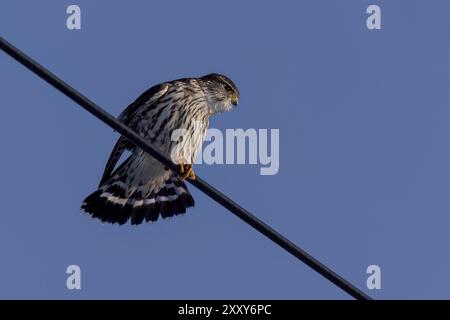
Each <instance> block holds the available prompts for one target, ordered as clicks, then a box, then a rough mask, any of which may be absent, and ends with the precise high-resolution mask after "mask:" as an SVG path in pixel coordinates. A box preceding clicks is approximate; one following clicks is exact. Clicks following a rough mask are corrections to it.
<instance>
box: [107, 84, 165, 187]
mask: <svg viewBox="0 0 450 320" xmlns="http://www.w3.org/2000/svg"><path fill="white" fill-rule="evenodd" d="M168 90H169V84H168V83H162V84H159V85H156V86H154V87H151V88H150V89H148V90H147V91H145V92H144V93H143V94H141V95H140V96H139V97H138V98H137V99H136V101H134V102H133V103H132V104H130V105H129V106H128V107H127V108H126V109H125V110H124V111H123V112H122V113H121V114H120V115H119V117H118V119H119V120H120V121H122V122H123V123H125V124H126V125H130V123H131V121H132V119H133V118H134V117H135V116H136V114H138V113H139V112H140V110H143V109H148V108H149V107H151V106H152V105H153V104H155V102H157V101H158V100H159V99H161V98H162V97H163V96H164V95H165V94H166V93H167V91H168ZM129 148H130V143H129V142H128V141H127V140H126V139H125V138H124V137H120V138H119V140H118V141H117V143H116V145H115V146H114V149H113V151H112V152H111V155H110V156H109V159H108V162H107V163H106V167H105V170H104V172H103V176H102V178H101V179H100V184H99V186H102V185H103V184H104V183H105V182H106V181H108V180H109V178H111V176H112V173H113V171H114V168H115V167H116V164H117V161H119V159H120V157H121V156H122V154H123V152H124V151H125V150H126V149H129Z"/></svg>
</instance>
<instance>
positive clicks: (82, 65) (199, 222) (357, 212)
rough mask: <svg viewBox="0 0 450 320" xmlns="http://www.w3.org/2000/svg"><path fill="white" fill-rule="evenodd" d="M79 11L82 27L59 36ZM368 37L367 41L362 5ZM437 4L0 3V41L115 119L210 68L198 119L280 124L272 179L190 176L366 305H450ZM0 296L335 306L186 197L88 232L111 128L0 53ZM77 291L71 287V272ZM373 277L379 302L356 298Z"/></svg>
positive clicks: (291, 267) (233, 224)
mask: <svg viewBox="0 0 450 320" xmlns="http://www.w3.org/2000/svg"><path fill="white" fill-rule="evenodd" d="M72 3H76V4H78V5H79V6H80V7H81V11H82V29H81V30H73V31H70V30H68V29H67V28H66V17H67V14H66V12H65V11H66V8H67V6H68V5H69V4H72ZM370 4H377V5H379V6H380V7H381V10H382V29H381V30H377V31H370V30H368V29H367V28H366V22H365V21H366V18H367V14H366V8H367V7H368V5H370ZM448 12H450V3H449V2H448V1H443V0H442V1H433V2H430V1H424V0H422V1H406V0H399V1H395V2H394V1H361V0H351V1H331V0H328V1H325V0H321V1H317V0H315V1H312V0H310V1H256V0H255V1H227V2H223V1H222V2H219V1H206V0H201V1H200V0H199V1H137V0H134V1H114V2H113V1H95V2H93V1H76V2H69V1H49V0H46V1H39V2H31V1H2V3H1V4H0V30H1V35H2V36H3V37H5V38H6V39H8V40H9V41H11V42H12V43H14V44H15V45H16V46H18V47H19V48H21V49H22V50H24V51H25V52H26V53H28V54H29V55H31V56H32V57H34V58H35V59H37V60H38V61H39V62H40V63H42V64H43V65H44V66H46V67H48V68H49V69H51V70H52V71H53V72H54V73H56V74H57V75H58V76H60V77H61V78H63V79H64V80H65V81H67V82H69V83H70V84H72V85H73V86H74V87H75V88H77V89H78V90H80V91H81V92H82V93H83V94H85V95H86V96H88V97H89V98H91V99H92V100H94V101H95V102H97V103H98V104H99V105H101V106H103V107H104V108H105V109H106V110H108V111H109V112H111V113H112V114H114V115H118V114H119V113H120V111H121V110H122V109H123V108H124V107H125V106H127V105H128V104H129V103H130V102H131V101H133V100H134V99H135V98H136V97H137V96H138V95H139V94H140V93H142V92H143V91H144V90H146V89H147V88H148V87H150V86H151V85H154V84H156V83H159V82H162V81H166V80H171V79H174V78H180V77H189V76H199V75H203V74H206V73H209V72H220V73H224V74H227V75H228V76H229V77H230V78H232V79H233V80H234V81H235V82H236V84H237V85H238V87H239V88H240V92H241V100H240V106H239V107H238V108H237V109H235V110H233V111H232V112H230V113H227V114H223V115H220V116H217V117H216V118H214V119H213V120H212V121H211V126H212V127H214V128H218V129H220V130H225V129H233V128H244V129H248V128H255V129H269V130H270V129H279V132H280V168H279V172H278V174H276V175H272V176H262V175H260V174H259V173H260V172H259V167H258V166H256V165H212V166H211V165H200V166H198V167H197V169H196V173H197V174H198V175H199V176H201V177H203V178H205V179H206V180H208V181H209V182H211V183H212V184H213V185H214V186H216V187H217V188H219V189H220V190H221V191H223V192H224V193H226V194H227V195H229V196H230V197H232V198H233V199H235V200H236V201H237V202H238V203H240V204H242V205H243V206H244V207H246V208H247V209H249V210H250V211H252V212H254V213H255V214H256V215H257V216H258V217H260V218H261V219H262V220H264V221H266V222H267V223H269V224H270V225H272V226H273V227H274V228H276V229H277V230H279V231H280V232H282V233H283V234H284V235H285V236H287V237H288V238H289V239H291V240H292V241H294V242H295V243H297V244H298V245H300V246H301V247H302V248H304V249H306V250H307V251H308V252H310V253H311V254H313V255H314V256H315V257H316V258H318V259H320V260H321V261H322V262H324V263H326V264H327V265H328V266H330V267H331V268H333V269H334V270H335V271H337V272H338V273H339V274H341V275H342V276H344V277H345V278H347V279H348V280H350V281H351V282H352V283H354V284H355V285H357V286H358V287H360V288H362V289H364V290H365V292H367V293H369V294H370V295H372V296H373V297H374V298H385V299H394V298H413V299H416V298H427V299H428V298H440V299H443V298H450V294H449V290H448V284H449V283H450V277H449V276H448V270H449V269H450V256H449V254H448V248H447V246H448V243H449V242H450V233H449V226H450V201H449V199H450V197H449V195H450V184H449V181H450V169H449V165H448V164H449V163H450V148H449V144H448V139H449V136H450V127H449V126H448V120H449V118H450V108H449V102H450V90H448V88H447V87H448V83H450V58H449V57H450V43H449V42H448V41H446V39H448V38H449V33H450V20H449V19H448V17H447V16H448ZM0 88H1V96H0V104H1V106H2V117H1V118H0V119H1V120H0V121H1V125H0V136H1V137H2V138H1V139H2V140H1V141H2V147H3V148H2V150H3V152H2V157H1V160H0V161H1V162H0V163H1V165H0V176H1V177H2V183H1V184H0V200H1V202H2V206H1V209H0V213H1V219H2V223H0V254H1V264H0V298H61V299H72V298H87V299H90V298H125V299H129V298H138V299H143V298H148V299H199V298H208V299H215V298H235V299H243V298H247V299H251V298H255V299H259V298H261V299H262V298H264V299H313V298H323V299H347V298H348V296H347V295H346V294H345V293H343V292H342V291H340V290H339V289H337V288H336V287H334V286H333V285H332V284H330V283H329V282H327V281H326V280H325V279H323V278H322V277H321V276H319V275H317V274H316V273H315V272H313V271H312V270H310V269H309V268H307V267H306V266H305V265H303V264H302V263H300V262H298V261H297V260H296V259H294V258H293V257H292V256H290V255H289V254H287V253H285V252H284V251H282V250H281V249H280V248H278V247H277V246H276V245H274V244H273V243H272V242H270V241H269V240H267V239H266V238H264V237H263V236H262V235H260V234H258V233H257V232H256V231H254V230H253V229H251V228H250V227H248V226H247V225H246V224H244V223H243V222H241V221H240V220H239V219H237V218H236V217H234V216H233V215H232V214H230V213H229V212H227V211H226V210H225V209H224V208H222V207H220V206H219V205H217V204H216V203H214V202H213V201H211V200H210V199H208V198H207V197H206V196H205V195H203V194H201V193H200V192H199V191H197V190H195V188H193V187H190V190H191V192H192V194H193V196H194V197H195V199H196V207H195V208H194V209H191V210H190V211H189V212H188V214H186V215H185V216H183V217H177V218H174V219H171V220H168V221H158V222H157V223H155V224H144V225H141V226H138V227H135V226H130V225H125V226H121V227H119V226H110V225H102V224H101V223H99V222H98V221H96V220H92V219H90V218H88V217H87V216H85V215H83V214H82V213H81V212H80V210H79V207H80V204H81V202H82V200H83V199H84V197H85V196H86V195H88V194H89V193H90V192H92V191H93V190H94V189H95V187H96V185H97V183H98V180H99V179H100V176H101V174H102V170H103V167H104V164H105V162H106V160H107V157H108V155H109V152H110V150H111V148H112V147H113V145H114V143H115V140H116V139H117V134H116V133H114V132H113V131H112V130H111V129H110V128H108V127H107V126H106V125H104V124H102V123H101V122H99V121H98V120H96V119H94V118H93V117H92V116H90V115H89V114H88V113H86V112H85V111H84V110H82V109H81V108H79V107H78V106H77V105H75V104H74V103H73V102H71V101H69V100H68V99H67V98H66V97H64V96H63V95H61V94H60V93H58V92H57V91H55V90H54V89H53V88H51V87H50V86H48V85H47V84H45V83H44V82H43V81H41V80H39V79H38V78H37V77H36V76H34V75H32V74H31V73H30V72H29V71H27V70H25V69H24V68H23V67H21V66H19V65H18V64H17V63H15V62H14V61H13V60H12V59H10V58H9V57H7V56H6V55H4V54H0ZM71 264H76V265H79V266H80V268H81V272H82V289H81V290H72V291H70V290H67V288H66V277H67V275H66V273H65V270H66V268H67V266H68V265H71ZM372 264H376V265H379V266H380V267H381V272H382V278H381V279H382V280H381V281H382V289H381V290H368V289H367V288H366V286H365V285H366V278H367V274H366V268H367V266H369V265H372Z"/></svg>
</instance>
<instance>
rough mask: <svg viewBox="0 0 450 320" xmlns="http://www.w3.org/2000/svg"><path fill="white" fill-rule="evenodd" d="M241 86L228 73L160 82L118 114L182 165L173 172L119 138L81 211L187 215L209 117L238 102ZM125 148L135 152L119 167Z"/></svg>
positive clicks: (136, 216)
mask: <svg viewBox="0 0 450 320" xmlns="http://www.w3.org/2000/svg"><path fill="white" fill-rule="evenodd" d="M238 99H239V90H238V88H237V87H236V85H235V84H234V83H233V81H231V80H230V79H229V78H228V77H226V76H224V75H221V74H215V73H214V74H209V75H206V76H203V77H200V78H185V79H178V80H174V81H170V82H165V83H161V84H158V85H156V86H154V87H152V88H150V89H148V90H147V91H146V92H144V93H143V94H142V95H141V96H140V97H138V98H137V99H136V101H134V102H133V103H132V104H130V105H129V106H128V107H127V108H126V109H125V110H124V111H123V112H122V113H121V114H120V116H119V120H120V121H122V122H123V123H125V124H126V125H128V126H129V127H130V128H132V129H133V130H135V132H136V133H138V134H139V135H141V136H142V137H143V138H144V139H146V140H147V141H148V142H149V143H150V144H152V145H153V146H154V147H156V148H158V149H159V150H160V151H161V152H163V153H164V154H165V155H166V156H168V157H170V158H171V159H172V161H173V162H174V163H175V164H176V165H178V168H179V172H177V173H175V172H173V171H172V170H171V169H169V168H167V167H165V166H164V165H163V164H161V163H160V162H159V161H158V160H156V159H155V158H153V157H152V156H150V155H149V154H147V153H146V152H144V151H143V150H142V149H140V148H138V147H135V146H134V145H132V144H131V143H130V142H128V141H127V140H126V138H124V137H121V138H119V140H118V141H117V143H116V145H115V147H114V149H113V151H112V153H111V155H110V157H109V160H108V162H107V164H106V168H105V171H104V173H103V177H102V178H101V181H100V185H99V187H98V190H97V191H95V192H94V193H92V194H91V195H89V196H88V197H87V198H86V199H85V200H84V202H83V204H82V206H81V209H82V210H84V211H85V212H87V213H89V214H90V215H91V216H92V217H95V218H98V219H100V220H101V221H104V222H109V223H119V224H124V223H126V222H127V221H128V220H131V224H140V223H142V222H143V221H144V219H145V221H147V222H148V221H156V220H157V219H158V217H159V215H161V216H162V217H163V218H167V217H171V216H174V215H179V214H183V213H185V212H186V208H188V207H192V206H193V205H194V199H193V198H192V196H191V194H190V193H189V191H188V189H187V187H186V185H185V183H184V182H183V180H184V179H186V178H189V179H195V173H194V170H193V167H192V165H193V163H194V160H195V157H196V155H197V152H198V150H199V149H200V148H201V145H202V143H203V139H204V137H205V134H206V130H207V128H208V123H209V117H210V116H212V115H214V114H217V113H221V112H224V111H229V110H230V109H231V108H232V106H233V105H234V106H237V103H238ZM125 150H129V151H131V155H130V156H129V157H128V158H127V159H126V160H125V161H123V162H122V164H120V165H119V166H117V167H116V165H117V162H118V161H119V158H120V157H121V155H122V154H123V152H124V151H125Z"/></svg>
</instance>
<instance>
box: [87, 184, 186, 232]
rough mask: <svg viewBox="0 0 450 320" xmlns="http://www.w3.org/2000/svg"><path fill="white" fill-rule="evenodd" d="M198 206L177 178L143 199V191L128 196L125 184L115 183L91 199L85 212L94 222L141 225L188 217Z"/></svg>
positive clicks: (98, 191)
mask: <svg viewBox="0 0 450 320" xmlns="http://www.w3.org/2000/svg"><path fill="white" fill-rule="evenodd" d="M192 206H194V199H193V198H192V196H191V194H190V193H189V190H188V189H187V187H186V185H185V184H184V183H183V182H182V181H180V180H179V179H178V178H177V177H171V178H170V179H169V180H167V181H166V183H165V185H164V187H163V188H161V189H160V190H159V191H158V192H157V193H156V194H150V195H149V196H147V197H144V196H143V192H142V190H136V191H135V192H134V193H131V194H128V195H127V190H125V189H124V187H123V185H121V183H117V182H111V184H110V185H108V184H107V185H103V186H102V187H100V189H98V190H97V191H95V192H93V193H92V194H91V195H89V196H88V197H87V198H86V199H85V200H84V202H83V205H82V206H81V209H82V210H83V211H85V212H87V213H88V214H90V215H91V216H92V217H93V218H98V219H100V220H101V221H103V222H108V223H118V224H125V223H126V222H127V221H128V220H130V221H131V224H134V225H137V224H141V223H142V222H143V221H144V219H145V221H147V222H155V221H157V220H158V218H159V216H161V217H162V218H164V219H165V218H168V217H172V216H175V215H180V214H184V213H185V212H186V208H188V207H192Z"/></svg>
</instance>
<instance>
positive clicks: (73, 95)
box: [0, 37, 371, 300]
mask: <svg viewBox="0 0 450 320" xmlns="http://www.w3.org/2000/svg"><path fill="white" fill-rule="evenodd" d="M0 49H2V50H3V51H4V52H6V53H7V54H8V55H10V56H11V57H12V58H14V59H15V60H16V61H18V62H19V63H21V64H22V65H24V66H25V67H27V68H28V69H29V70H31V71H33V72H34V73H35V74H36V75H38V76H39V77H41V78H42V79H43V80H45V81H47V82H48V83H49V84H51V85H52V86H53V87H55V88H56V89H58V90H59V91H61V92H62V93H63V94H65V95H66V96H67V97H68V98H70V99H72V100H73V101H75V102H76V103H78V104H79V105H80V106H82V107H83V108H84V109H85V110H87V111H88V112H90V113H91V114H93V115H94V116H95V117H97V118H98V119H100V120H101V121H103V122H105V123H106V124H107V125H108V126H110V127H111V128H113V129H114V130H116V131H117V132H118V133H120V134H121V135H122V136H124V137H126V138H127V140H128V141H130V142H132V143H133V144H135V145H136V146H138V147H139V148H141V149H143V150H144V151H146V152H148V153H149V154H150V155H152V156H153V157H155V158H156V159H158V160H159V161H161V162H162V163H163V164H164V165H166V166H167V167H169V168H171V169H172V170H174V171H175V172H178V171H177V170H178V167H177V166H176V165H175V164H174V163H173V162H172V161H171V160H170V159H169V158H167V157H166V156H165V155H164V154H162V153H161V152H160V151H159V150H157V149H156V148H154V147H153V146H152V145H150V144H149V143H148V142H147V141H145V140H144V139H143V138H142V137H140V136H139V135H138V134H136V133H135V132H134V131H133V130H131V129H130V128H128V127H127V126H126V125H124V124H123V123H122V122H120V121H118V120H117V119H116V118H114V117H113V116H112V115H110V114H109V113H107V112H106V111H104V110H103V109H102V108H100V107H99V106H97V105H96V104H95V103H94V102H92V101H91V100H89V99H88V98H86V97H85V96H83V95H82V94H81V93H79V92H78V91H76V90H75V89H74V88H72V87H71V86H69V85H68V84H67V83H65V82H64V81H62V80H61V79H59V78H58V77H57V76H56V75H54V74H53V73H51V72H50V71H49V70H47V69H46V68H44V67H43V66H41V65H40V64H39V63H37V62H36V61H34V60H33V59H32V58H30V57H29V56H27V55H26V54H25V53H23V52H22V51H20V50H19V49H17V48H16V47H14V46H13V45H12V44H10V43H9V42H7V41H6V40H5V39H3V38H2V37H0ZM188 181H189V182H190V183H191V184H192V185H194V186H195V187H197V188H198V189H200V190H201V191H203V192H204V193H205V194H207V195H208V196H209V197H210V198H212V199H214V200H215V201H216V202H218V203H220V204H221V205H222V206H224V207H225V208H227V209H228V210H230V211H231V212H232V213H233V214H234V215H236V216H238V217H239V218H241V219H242V220H244V221H245V222H247V223H248V224H249V225H251V226H252V227H253V228H255V229H256V230H258V231H259V232H261V233H262V234H263V235H265V236H266V237H268V238H269V239H271V240H272V241H273V242H275V243H276V244H278V245H279V246H280V247H282V248H283V249H285V250H286V251H288V252H289V253H291V254H292V255H294V256H295V257H297V258H298V259H299V260H301V261H303V262H304V263H305V264H306V265H308V266H309V267H311V268H312V269H314V270H315V271H317V272H318V273H320V274H321V275H322V276H324V277H325V278H326V279H328V280H329V281H331V282H332V283H334V284H335V285H336V286H338V287H339V288H341V289H342V290H344V291H345V292H347V293H348V294H349V295H351V296H352V297H354V298H356V299H359V300H371V298H370V297H369V296H368V295H366V294H365V293H364V292H362V291H361V290H359V289H358V288H357V287H355V286H354V285H352V284H351V283H350V282H348V281H347V280H345V279H344V278H342V277H341V276H340V275H338V274H337V273H335V272H334V271H333V270H331V269H330V268H328V267H327V266H325V265H324V264H322V263H321V262H320V261H318V260H316V259H315V258H314V257H313V256H311V255H310V254H309V253H307V252H306V251H304V250H303V249H301V248H299V247H298V246H297V245H295V244H294V243H293V242H291V241H290V240H288V239H286V238H285V237H284V236H282V235H281V234H280V233H278V232H277V231H275V230H274V229H272V228H271V227H270V226H268V225H267V224H265V223H264V222H262V221H261V220H259V219H258V218H257V217H255V216H254V215H253V214H251V213H250V212H248V211H247V210H245V209H244V208H242V207H241V206H239V205H238V204H237V203H236V202H234V201H233V200H231V199H230V198H228V197H227V196H225V195H224V194H223V193H221V192H220V191H218V190H216V189H215V188H214V187H212V186H211V185H210V184H208V183H207V182H206V181H204V180H203V179H201V178H200V177H198V176H197V177H196V179H195V180H188Z"/></svg>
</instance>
